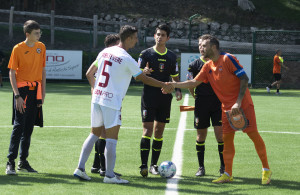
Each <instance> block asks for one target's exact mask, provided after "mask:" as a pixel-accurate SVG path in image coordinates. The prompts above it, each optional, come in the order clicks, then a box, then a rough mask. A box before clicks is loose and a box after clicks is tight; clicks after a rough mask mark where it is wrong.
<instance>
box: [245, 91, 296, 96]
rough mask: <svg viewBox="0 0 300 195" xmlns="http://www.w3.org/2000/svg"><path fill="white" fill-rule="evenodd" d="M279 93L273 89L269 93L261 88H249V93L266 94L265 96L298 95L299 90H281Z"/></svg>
mask: <svg viewBox="0 0 300 195" xmlns="http://www.w3.org/2000/svg"><path fill="white" fill-rule="evenodd" d="M283 91H284V92H282V93H281V94H280V95H277V94H276V93H275V92H276V90H275V91H271V92H270V93H267V92H266V91H262V90H259V91H258V90H250V93H251V95H252V96H266V97H299V96H300V91H298V92H297V91H295V90H293V91H289V90H283Z"/></svg>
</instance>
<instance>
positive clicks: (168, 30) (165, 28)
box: [155, 24, 171, 37]
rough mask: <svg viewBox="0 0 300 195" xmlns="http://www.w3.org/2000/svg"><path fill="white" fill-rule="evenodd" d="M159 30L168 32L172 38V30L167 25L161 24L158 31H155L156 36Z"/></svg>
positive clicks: (157, 28)
mask: <svg viewBox="0 0 300 195" xmlns="http://www.w3.org/2000/svg"><path fill="white" fill-rule="evenodd" d="M158 30H163V31H166V33H167V37H169V36H170V32H171V29H170V27H169V26H168V25H166V24H161V25H159V26H158V27H156V29H155V34H156V32H157V31H158Z"/></svg>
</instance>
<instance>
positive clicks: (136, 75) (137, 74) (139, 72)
mask: <svg viewBox="0 0 300 195" xmlns="http://www.w3.org/2000/svg"><path fill="white" fill-rule="evenodd" d="M142 73H143V71H140V72H139V73H137V74H135V75H133V77H137V76H139V75H140V74H142Z"/></svg>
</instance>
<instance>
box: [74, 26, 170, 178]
mask: <svg viewBox="0 0 300 195" xmlns="http://www.w3.org/2000/svg"><path fill="white" fill-rule="evenodd" d="M119 36H120V39H121V42H120V44H119V45H118V46H113V47H109V48H106V49H104V50H103V51H101V52H100V54H99V55H98V57H97V59H98V69H97V67H96V66H94V65H92V66H91V67H90V68H89V70H88V72H87V75H86V76H87V79H88V81H89V83H90V85H91V86H92V89H93V97H92V105H91V107H92V109H91V125H92V131H91V133H90V135H89V136H88V137H87V139H86V140H85V142H84V144H83V146H82V150H81V154H80V158H79V163H78V167H77V169H76V170H75V172H74V176H75V177H78V178H80V179H84V180H90V179H91V178H90V177H89V176H87V175H86V173H85V163H86V161H87V159H88V157H89V155H90V153H91V151H92V149H93V145H94V143H95V142H96V141H97V140H98V138H99V136H100V134H101V131H102V130H103V129H105V131H106V148H105V157H106V163H105V164H106V173H105V177H104V180H103V182H104V183H129V182H128V181H127V180H124V179H121V178H120V177H118V176H116V175H115V174H114V167H115V161H116V145H117V140H118V134H119V130H120V126H121V106H122V100H123V98H124V96H125V94H126V92H127V89H128V87H129V84H130V80H131V77H132V76H133V77H135V78H136V79H139V80H141V81H143V82H144V83H145V84H147V85H151V86H155V87H161V88H173V87H172V85H166V84H165V83H163V82H160V81H157V80H155V79H153V78H151V77H148V76H146V75H144V74H143V73H142V71H141V70H140V69H139V67H138V64H137V62H136V61H135V60H134V59H133V58H132V57H131V56H130V55H129V54H128V53H127V50H128V49H130V48H133V47H134V46H135V44H136V43H137V40H138V38H137V29H136V28H135V27H133V26H129V25H125V26H122V27H121V29H120V32H119ZM97 70H98V71H97ZM95 72H97V77H96V81H95V79H94V73H95Z"/></svg>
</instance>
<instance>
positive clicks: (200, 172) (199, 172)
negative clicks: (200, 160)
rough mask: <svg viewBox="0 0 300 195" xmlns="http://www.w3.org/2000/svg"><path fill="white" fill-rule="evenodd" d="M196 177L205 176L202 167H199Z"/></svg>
mask: <svg viewBox="0 0 300 195" xmlns="http://www.w3.org/2000/svg"><path fill="white" fill-rule="evenodd" d="M195 175H196V176H197V177H201V176H204V175H205V168H204V167H199V169H198V171H197V173H196V174H195Z"/></svg>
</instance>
